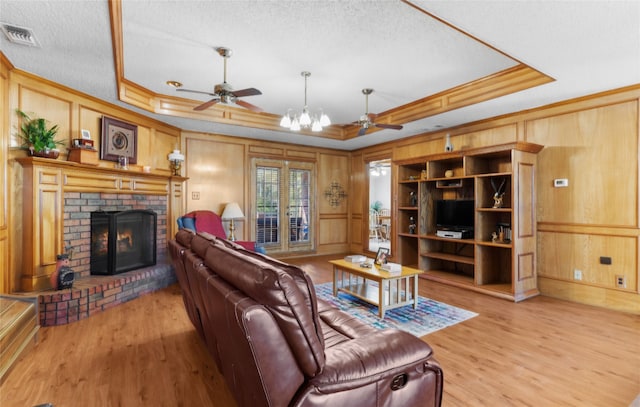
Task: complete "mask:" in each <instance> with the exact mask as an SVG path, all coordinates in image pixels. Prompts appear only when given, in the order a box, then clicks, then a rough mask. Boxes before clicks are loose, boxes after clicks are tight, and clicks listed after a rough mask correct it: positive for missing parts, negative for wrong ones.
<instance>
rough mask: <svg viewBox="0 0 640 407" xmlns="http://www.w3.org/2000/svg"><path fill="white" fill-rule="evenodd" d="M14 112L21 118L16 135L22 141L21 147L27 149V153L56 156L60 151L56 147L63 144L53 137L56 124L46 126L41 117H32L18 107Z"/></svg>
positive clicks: (56, 127) (39, 155) (38, 155)
mask: <svg viewBox="0 0 640 407" xmlns="http://www.w3.org/2000/svg"><path fill="white" fill-rule="evenodd" d="M16 113H17V114H18V116H20V119H22V124H21V126H20V133H19V134H18V136H19V137H20V138H21V139H22V141H23V144H22V147H23V148H26V149H27V150H29V155H34V156H37V157H48V158H58V155H59V154H60V151H59V150H57V149H56V147H57V146H59V145H63V144H64V142H63V141H60V140H56V138H55V137H56V134H57V133H58V126H57V125H54V126H52V127H49V128H47V121H46V120H45V119H43V118H33V119H32V118H31V117H29V116H28V115H27V114H26V113H24V112H23V111H22V110H20V109H16Z"/></svg>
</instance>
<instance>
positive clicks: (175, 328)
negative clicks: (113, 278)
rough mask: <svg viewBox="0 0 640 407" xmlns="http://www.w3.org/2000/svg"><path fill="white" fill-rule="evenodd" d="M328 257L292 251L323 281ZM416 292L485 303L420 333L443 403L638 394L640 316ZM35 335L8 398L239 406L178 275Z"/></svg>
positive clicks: (565, 400) (600, 399)
mask: <svg viewBox="0 0 640 407" xmlns="http://www.w3.org/2000/svg"><path fill="white" fill-rule="evenodd" d="M334 257H335V256H334ZM327 259H328V258H326V257H325V258H316V259H315V260H298V261H291V262H295V263H298V264H303V265H304V267H305V269H306V270H307V271H308V272H309V273H310V275H311V276H312V279H313V280H314V282H316V283H322V282H327V281H330V280H331V275H330V271H331V270H330V268H329V265H328V264H327V263H326V260H327ZM420 295H423V296H426V297H430V298H433V299H435V300H439V301H443V302H446V303H449V304H452V305H456V306H459V307H462V308H465V309H468V310H472V311H475V312H477V313H479V314H480V315H479V316H478V317H475V318H472V319H470V320H468V321H465V322H463V323H461V324H458V325H455V326H453V327H449V328H446V329H444V330H441V331H438V332H435V333H432V334H430V335H427V336H425V337H424V338H423V339H424V340H425V341H426V342H428V343H429V344H430V345H431V346H432V347H433V348H434V351H435V355H436V358H437V359H438V360H439V361H440V363H441V364H442V367H443V369H444V374H445V385H444V398H443V406H581V407H582V406H598V407H603V406H607V407H609V406H612V407H613V406H624V407H627V406H629V404H630V403H631V402H632V401H633V399H634V398H636V396H638V394H640V316H636V315H628V314H622V313H619V312H613V311H607V310H603V309H599V308H594V307H589V306H584V305H579V304H574V303H569V302H565V301H559V300H554V299H551V298H546V297H541V296H540V297H536V298H532V299H529V300H526V301H524V302H521V303H519V304H514V303H510V302H508V301H505V300H500V299H494V298H491V297H488V296H486V295H482V294H476V293H472V292H468V291H465V290H461V289H457V288H454V287H448V286H444V285H440V284H437V283H431V282H426V281H421V282H420ZM39 336H40V338H39V343H38V345H37V346H36V347H34V348H33V350H31V352H30V353H29V354H28V355H26V356H25V357H24V358H23V359H22V360H21V361H20V362H19V363H18V364H17V365H16V367H15V368H14V369H13V370H12V371H11V372H10V373H9V375H8V376H7V378H6V380H5V381H4V383H3V384H2V386H1V387H0V405H2V406H3V407H13V406H19V407H31V406H34V405H37V404H41V403H46V402H51V403H53V405H54V406H55V407H72V406H154V407H155V406H189V407H191V406H225V407H226V406H234V405H235V403H234V402H233V400H232V398H231V397H230V395H229V393H228V390H227V387H226V385H225V383H224V381H223V378H222V377H221V376H220V374H219V372H218V371H217V369H216V367H215V364H214V363H213V361H212V360H211V358H210V357H209V356H208V354H207V352H206V350H205V347H204V346H203V344H202V343H200V341H199V339H198V337H197V335H196V333H195V331H194V329H193V327H192V326H191V324H190V322H189V320H188V318H187V315H186V313H185V311H184V306H183V304H182V298H181V296H180V292H179V289H178V288H177V286H172V287H169V288H167V289H164V290H162V291H158V292H155V293H153V294H150V295H147V296H144V297H141V298H138V299H136V300H134V301H131V302H129V303H126V304H123V305H120V306H118V307H115V308H112V309H110V310H108V311H106V312H103V313H99V314H96V315H95V316H92V317H90V318H88V319H85V320H82V321H80V322H76V323H72V324H69V325H64V326H58V327H51V328H43V329H41V330H40V334H39Z"/></svg>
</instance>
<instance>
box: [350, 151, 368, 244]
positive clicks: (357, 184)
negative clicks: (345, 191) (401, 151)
mask: <svg viewBox="0 0 640 407" xmlns="http://www.w3.org/2000/svg"><path fill="white" fill-rule="evenodd" d="M349 174H350V177H349V219H350V229H349V243H350V244H349V247H350V250H351V252H355V253H361V252H363V251H364V249H365V247H364V245H365V244H366V243H367V242H368V232H369V228H368V226H365V225H364V223H366V222H367V220H366V216H365V211H366V210H367V207H366V205H367V204H366V202H367V201H368V198H367V195H366V192H365V185H366V183H367V179H368V177H367V174H366V171H365V168H364V158H363V155H362V154H361V153H353V154H352V155H351V157H350V159H349Z"/></svg>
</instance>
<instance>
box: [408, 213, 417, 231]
mask: <svg viewBox="0 0 640 407" xmlns="http://www.w3.org/2000/svg"><path fill="white" fill-rule="evenodd" d="M416 227H417V225H416V221H415V219H413V216H411V217H410V218H409V233H410V234H412V235H415V234H416Z"/></svg>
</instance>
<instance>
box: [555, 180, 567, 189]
mask: <svg viewBox="0 0 640 407" xmlns="http://www.w3.org/2000/svg"><path fill="white" fill-rule="evenodd" d="M553 186H554V187H555V188H563V187H568V186H569V180H568V179H567V178H556V179H554V180H553Z"/></svg>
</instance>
